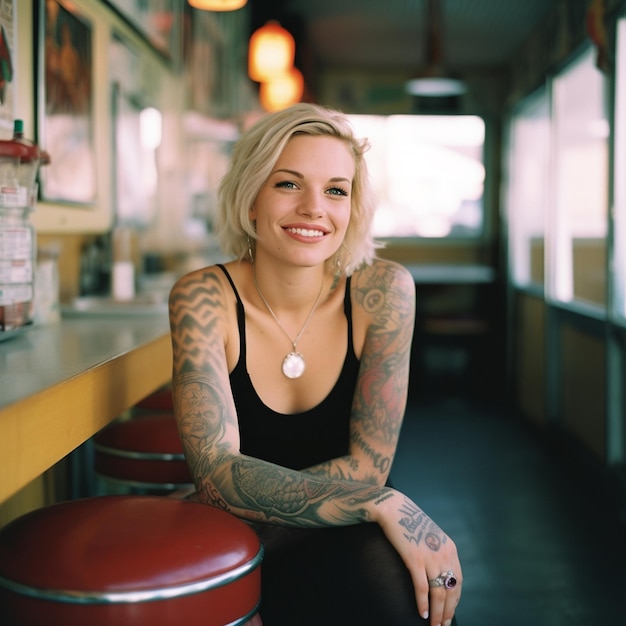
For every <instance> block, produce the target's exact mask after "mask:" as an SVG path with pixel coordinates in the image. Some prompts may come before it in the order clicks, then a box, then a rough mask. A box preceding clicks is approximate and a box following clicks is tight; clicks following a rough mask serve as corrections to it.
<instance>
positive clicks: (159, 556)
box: [0, 495, 262, 626]
mask: <svg viewBox="0 0 626 626" xmlns="http://www.w3.org/2000/svg"><path fill="white" fill-rule="evenodd" d="M261 558H262V547H261V544H260V542H259V539H258V537H257V535H256V533H255V532H254V531H253V530H252V529H251V528H250V527H249V526H248V525H247V524H245V523H244V522H243V521H241V520H239V519H238V518H236V517H234V516H232V515H230V514H229V513H226V512H225V511H222V510H220V509H216V508H213V507H210V506H207V505H203V504H199V503H195V502H190V501H186V500H177V499H173V498H166V497H162V496H137V495H125V496H98V497H93V498H85V499H82V500H73V501H68V502H63V503H60V504H55V505H52V506H49V507H44V508H42V509H38V510H36V511H33V512H31V513H28V514H26V515H24V516H22V517H21V518H18V519H17V520H14V521H13V522H11V523H9V524H8V525H7V526H5V527H4V528H2V529H1V530H0V604H2V605H3V606H4V605H5V604H6V605H7V606H8V607H9V610H10V609H11V606H13V607H14V610H15V611H16V612H17V613H19V612H20V611H23V612H25V613H28V612H29V611H31V610H32V609H33V606H36V607H37V606H38V607H39V608H38V609H37V610H40V609H41V606H40V605H38V604H37V603H41V602H44V603H45V604H47V605H49V606H48V608H47V609H46V611H47V613H46V615H55V616H56V618H58V619H62V620H65V621H57V622H55V621H54V620H53V621H50V622H49V623H63V624H66V623H68V624H69V623H80V622H78V621H77V622H73V621H72V618H71V616H70V617H68V610H69V611H70V613H71V612H72V611H71V608H70V607H71V605H72V604H73V606H74V613H72V615H74V614H76V613H75V610H76V609H78V610H80V609H82V615H81V618H80V619H90V620H92V617H93V620H95V621H93V620H92V621H90V622H84V623H90V626H94V625H95V624H98V623H107V622H106V621H103V622H98V621H97V620H98V619H99V618H100V617H102V619H104V620H109V619H113V618H115V619H116V620H122V621H116V622H112V621H111V622H108V623H120V624H121V623H123V624H160V623H168V622H167V621H165V622H161V621H159V620H161V619H165V617H166V616H167V615H168V614H169V613H172V612H174V613H176V614H177V618H176V621H175V622H171V623H176V624H178V623H181V624H183V623H185V621H186V619H188V618H190V617H191V616H192V615H195V616H197V615H200V614H202V620H201V621H197V622H196V623H202V624H207V625H212V624H215V625H222V624H230V623H231V622H235V620H236V619H238V618H242V619H243V618H249V617H250V616H251V615H252V614H253V613H254V612H255V611H256V608H257V606H258V602H259V599H260V571H259V565H260V561H261ZM185 600H188V602H187V603H185ZM137 603H140V604H139V605H140V606H141V607H142V608H141V609H140V610H138V609H137V606H139V605H138V604H137ZM168 605H170V606H168ZM51 606H56V610H58V611H59V613H57V614H55V613H54V612H50V611H51V609H50V607H51ZM89 608H91V609H94V610H93V611H92V612H93V615H89V614H85V613H84V611H85V609H89ZM96 609H99V610H96ZM52 611H54V610H52ZM123 611H130V612H131V613H132V615H134V616H139V615H141V619H139V621H133V619H135V618H134V617H132V616H131V614H130V613H129V614H128V615H127V614H126V613H124V612H123ZM186 611H187V612H186ZM9 614H10V613H9ZM42 615H43V614H42ZM147 616H149V618H148V619H145V618H146V617H147ZM211 616H212V617H211ZM144 619H145V621H141V620H144ZM11 623H13V622H11ZM15 623H17V624H21V623H22V622H20V621H19V620H18V621H16V622H15ZM23 623H28V624H30V623H34V622H30V621H28V620H26V621H25V622H23ZM236 623H238V622H236Z"/></svg>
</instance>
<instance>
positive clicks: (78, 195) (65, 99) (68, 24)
mask: <svg viewBox="0 0 626 626" xmlns="http://www.w3.org/2000/svg"><path fill="white" fill-rule="evenodd" d="M37 8H38V14H37V25H38V39H37V89H36V103H37V140H38V143H39V145H40V147H42V148H43V149H45V150H47V151H48V152H49V153H50V157H51V162H50V164H49V165H47V166H46V167H45V168H41V170H40V195H41V199H42V200H47V201H56V202H64V203H77V204H92V203H94V202H95V200H96V154H95V147H94V113H93V111H94V102H93V98H94V80H93V74H94V72H93V31H92V26H91V22H90V21H89V19H87V17H86V16H85V15H84V14H81V12H80V11H79V10H78V9H77V8H76V4H75V3H73V2H70V1H68V0H39V1H38V3H37Z"/></svg>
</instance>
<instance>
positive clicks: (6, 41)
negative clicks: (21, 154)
mask: <svg viewBox="0 0 626 626" xmlns="http://www.w3.org/2000/svg"><path fill="white" fill-rule="evenodd" d="M14 2H17V0H0V132H2V130H1V129H5V128H6V129H7V130H8V131H12V130H13V118H14V116H15V62H14V55H15V31H16V28H15V26H16V25H15V10H14ZM2 134H3V135H4V134H5V133H2Z"/></svg>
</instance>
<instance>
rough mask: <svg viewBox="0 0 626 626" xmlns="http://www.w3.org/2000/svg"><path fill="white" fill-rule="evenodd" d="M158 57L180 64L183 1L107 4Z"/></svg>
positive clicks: (110, 1)
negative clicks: (159, 55) (180, 30)
mask: <svg viewBox="0 0 626 626" xmlns="http://www.w3.org/2000/svg"><path fill="white" fill-rule="evenodd" d="M105 2H106V4H108V5H109V6H110V7H111V8H112V9H113V10H114V11H115V12H116V13H117V14H118V15H119V16H120V17H122V18H123V19H124V21H125V22H126V23H127V24H128V25H129V26H130V27H131V28H132V29H133V30H134V31H136V32H137V33H138V34H139V35H140V36H141V37H142V38H143V39H145V40H146V41H147V42H148V43H149V44H150V45H151V46H152V47H153V48H154V49H155V50H156V51H157V52H158V53H159V54H161V55H162V56H163V57H164V58H165V59H167V60H168V61H171V62H172V63H174V64H178V63H179V62H180V57H181V54H180V46H181V40H180V39H181V38H180V33H179V29H180V28H181V24H182V21H181V20H182V8H181V7H182V4H183V3H182V1H181V0H150V1H149V2H148V1H146V0H105Z"/></svg>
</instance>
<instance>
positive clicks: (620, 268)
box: [612, 18, 626, 324]
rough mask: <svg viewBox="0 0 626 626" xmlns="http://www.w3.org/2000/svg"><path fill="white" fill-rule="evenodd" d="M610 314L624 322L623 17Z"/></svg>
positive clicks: (625, 21) (625, 123)
mask: <svg viewBox="0 0 626 626" xmlns="http://www.w3.org/2000/svg"><path fill="white" fill-rule="evenodd" d="M616 59H617V63H616V89H615V159H614V163H615V173H614V181H615V182H614V189H615V210H614V237H613V241H614V244H613V267H614V270H615V271H614V275H613V279H614V283H613V285H614V298H613V309H612V313H613V315H614V317H615V318H616V319H617V320H619V321H621V323H622V324H625V323H626V176H624V171H626V18H622V19H621V20H619V22H618V23H617V55H616Z"/></svg>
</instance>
